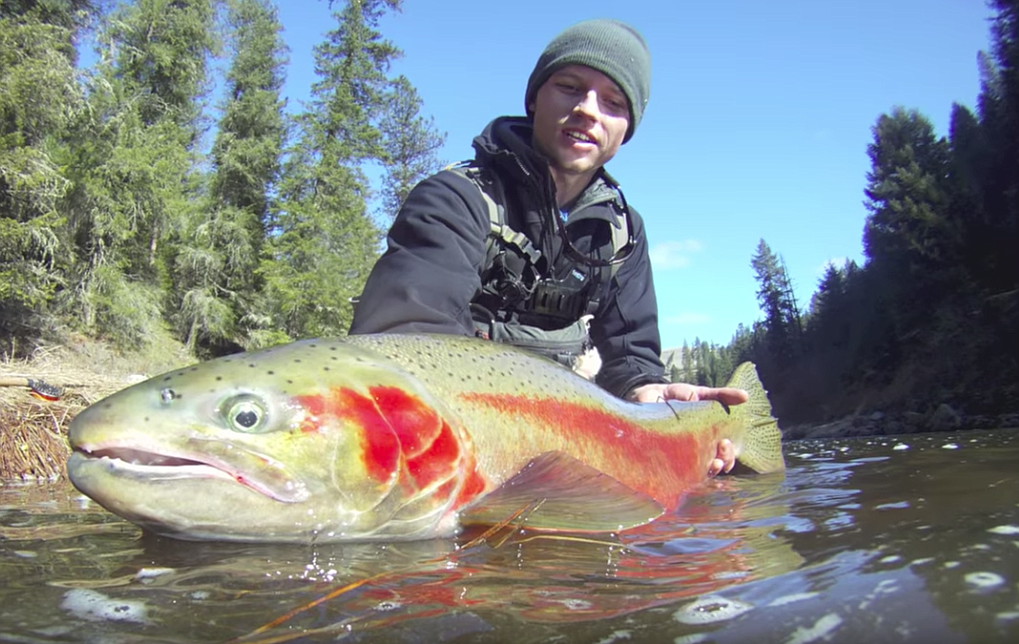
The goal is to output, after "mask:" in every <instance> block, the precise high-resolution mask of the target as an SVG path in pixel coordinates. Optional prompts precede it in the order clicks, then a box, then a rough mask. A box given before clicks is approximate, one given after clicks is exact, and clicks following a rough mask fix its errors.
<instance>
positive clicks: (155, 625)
mask: <svg viewBox="0 0 1019 644" xmlns="http://www.w3.org/2000/svg"><path fill="white" fill-rule="evenodd" d="M786 453H787V459H788V462H789V469H788V471H787V472H786V473H785V475H784V476H783V475H777V476H776V475H771V476H752V475H751V476H732V477H721V478H719V479H716V480H714V481H711V482H709V483H708V484H707V485H705V486H704V487H703V489H701V490H698V491H697V493H695V494H692V495H691V496H690V497H689V498H688V499H687V501H686V503H685V504H684V505H683V507H682V508H680V510H678V511H677V512H676V513H675V514H674V515H672V516H669V517H664V518H663V519H662V520H659V521H658V522H655V523H654V524H652V525H651V526H648V527H645V528H643V529H640V530H635V531H628V532H627V533H624V534H623V535H619V536H616V537H606V538H605V539H601V540H592V539H572V538H566V537H556V538H549V537H548V536H547V535H539V534H535V533H531V532H528V531H526V530H521V529H519V528H514V527H512V526H510V527H506V528H504V529H503V530H501V531H498V532H497V533H495V534H493V535H489V537H488V538H487V540H486V541H484V542H482V543H474V542H472V541H471V539H472V537H476V536H477V535H476V534H465V535H462V536H461V537H460V538H459V539H458V540H455V541H454V540H435V541H427V542H416V543H390V544H346V545H315V546H304V547H302V546H290V545H271V544H259V545H237V544H214V543H186V542H177V541H173V540H168V539H160V538H156V537H151V536H149V535H143V534H142V533H141V532H140V531H139V530H138V529H136V528H135V527H134V526H132V525H130V524H128V523H125V522H123V521H121V520H120V519H118V518H116V517H114V516H112V515H110V514H108V513H106V512H105V511H103V510H102V509H101V508H98V507H97V506H95V505H94V504H91V503H88V502H85V501H83V500H82V499H81V497H80V495H78V494H76V493H75V492H74V491H73V490H72V489H70V488H69V487H67V486H66V485H64V484H54V485H48V486H32V487H3V488H0V577H2V578H3V579H4V581H5V588H3V589H2V590H0V641H11V642H114V643H115V642H226V641H244V642H286V641H294V642H311V641H316V642H317V641H323V642H324V641H350V642H401V643H408V644H416V643H418V642H420V643H422V644H423V643H426V642H466V641H470V642H505V641H513V642H545V641H550V640H555V641H561V642H591V643H597V644H609V643H611V642H617V641H618V642H624V641H625V642H635V641H649V642H651V641H655V642H658V641H666V642H676V643H677V644H685V643H687V642H689V643H694V642H743V641H748V640H754V641H760V642H772V641H774V642H789V643H791V644H802V643H805V642H812V641H833V642H853V643H854V644H858V641H859V640H860V639H861V637H862V638H864V639H865V641H927V642H942V641H946V642H953V641H958V642H966V641H969V642H985V641H1000V642H1009V641H1016V640H1019V505H1017V503H1019V468H1017V467H1016V464H1017V463H1019V438H1017V434H1016V433H1014V432H988V433H980V434H977V433H970V434H960V435H956V436H946V435H938V436H910V437H903V438H901V439H900V438H896V437H882V438H881V439H853V440H847V441H838V440H828V441H824V442H808V441H801V442H796V443H791V444H789V445H788V446H787V448H786Z"/></svg>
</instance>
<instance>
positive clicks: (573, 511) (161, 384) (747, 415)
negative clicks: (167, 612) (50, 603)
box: [68, 335, 784, 542]
mask: <svg viewBox="0 0 1019 644" xmlns="http://www.w3.org/2000/svg"><path fill="white" fill-rule="evenodd" d="M734 382H735V383H736V386H741V387H743V388H745V389H747V390H748V392H749V393H750V395H751V401H750V402H749V403H747V404H746V405H739V406H734V407H732V408H731V409H726V408H725V407H723V406H722V405H721V404H719V403H716V402H694V403H678V402H674V401H670V402H669V403H668V404H665V403H661V404H637V403H629V402H625V401H622V400H619V399H618V398H615V397H613V396H611V395H609V394H607V393H606V392H605V391H603V390H602V389H601V388H599V387H598V386H596V385H594V384H593V383H591V382H589V381H587V380H584V379H583V378H581V377H579V376H576V375H575V374H573V373H571V372H570V371H569V370H567V369H565V368H563V367H561V366H560V365H558V364H555V363H553V362H551V361H548V360H545V359H543V358H539V357H536V356H534V355H532V354H530V353H527V352H524V351H522V350H518V349H515V348H512V347H508V346H505V345H500V344H496V343H492V342H487V341H482V340H477V339H473V338H458V337H453V336H425V335H421V336H404V335H371V336H352V337H348V338H344V339H335V340H328V339H323V340H307V341H301V342H296V343H292V344H288V345H282V346H279V347H273V348H270V349H266V350H262V351H256V352H252V353H248V354H239V355H236V356H229V357H225V358H220V359H216V360H212V361H209V362H206V363H202V364H199V365H195V366H193V367H189V368H186V369H181V370H175V371H173V372H170V373H168V374H165V375H163V376H157V377H156V378H153V379H151V380H149V381H146V382H144V383H140V384H138V385H134V386H132V387H129V388H127V389H125V390H124V391H121V392H118V393H116V394H114V395H112V396H110V397H109V398H107V399H105V400H103V401H100V402H98V403H96V404H95V405H93V406H92V407H90V408H89V409H87V410H85V411H84V412H82V413H81V414H80V415H79V416H78V417H77V418H76V419H75V420H74V421H73V423H72V426H71V432H70V439H71V444H72V447H73V448H74V451H73V454H72V456H71V458H70V459H69V462H68V472H69V474H70V476H71V479H72V482H74V484H75V485H76V486H78V488H79V489H81V490H82V491H83V492H84V493H86V494H88V495H89V496H91V497H93V498H94V499H96V500H97V501H98V502H99V503H100V504H102V505H103V506H104V507H107V508H108V509H110V510H111V511H113V512H115V513H118V514H120V515H122V516H124V517H126V518H128V519H129V520H132V521H135V522H136V523H138V524H139V525H141V526H143V527H144V528H146V529H149V530H152V531H155V532H158V533H160V534H165V535H169V536H174V537H179V538H184V539H223V540H241V541H296V542H307V541H313V540H323V541H340V540H365V539H415V538H428V537H434V536H441V535H447V534H451V533H452V532H454V531H455V530H456V529H457V528H458V526H459V525H460V524H461V523H462V522H464V521H479V522H490V521H496V520H499V519H500V518H505V517H507V516H509V515H510V514H512V513H513V511H514V510H519V509H520V508H521V507H529V506H533V511H531V512H529V513H528V514H527V516H526V518H525V521H527V523H528V524H529V525H531V526H532V527H535V528H539V529H552V530H569V531H590V530H613V529H625V528H626V527H630V526H635V525H641V524H643V523H646V522H648V521H650V520H653V519H654V518H655V517H656V516H658V515H659V514H661V512H663V511H666V510H669V509H672V508H675V507H676V505H677V504H678V503H679V502H680V501H681V499H682V496H683V495H684V494H685V493H686V492H688V491H689V490H690V489H691V488H692V487H693V486H695V485H698V484H700V483H702V482H703V481H704V480H705V478H706V472H707V468H708V464H709V463H710V461H711V459H712V458H713V457H714V455H715V450H716V447H717V443H718V441H719V440H721V439H723V438H728V439H730V440H731V441H732V442H733V443H734V446H735V448H736V452H737V458H738V460H740V461H741V462H744V463H745V464H746V465H748V466H749V467H751V468H753V469H756V470H758V471H763V472H767V471H775V470H780V469H782V467H784V463H783V461H782V456H781V444H780V439H781V434H780V432H779V430H778V427H777V424H776V421H775V420H774V418H772V417H771V410H770V405H769V404H768V401H767V396H766V394H765V392H764V390H763V388H762V387H761V386H760V382H759V380H758V379H757V376H756V371H755V370H754V369H753V366H752V365H743V366H741V367H740V368H738V369H737V371H736V374H735V375H734Z"/></svg>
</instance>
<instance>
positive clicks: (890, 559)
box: [878, 555, 902, 564]
mask: <svg viewBox="0 0 1019 644" xmlns="http://www.w3.org/2000/svg"><path fill="white" fill-rule="evenodd" d="M901 560H902V557H900V556H899V555H888V556H887V557H884V558H882V559H880V560H879V561H878V563H883V564H889V563H895V562H897V561H901Z"/></svg>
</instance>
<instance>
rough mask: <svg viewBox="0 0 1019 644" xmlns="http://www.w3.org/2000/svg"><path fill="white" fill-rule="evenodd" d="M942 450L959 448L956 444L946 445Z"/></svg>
mask: <svg viewBox="0 0 1019 644" xmlns="http://www.w3.org/2000/svg"><path fill="white" fill-rule="evenodd" d="M941 449H959V446H958V445H956V444H955V443H945V444H944V445H942V446H941Z"/></svg>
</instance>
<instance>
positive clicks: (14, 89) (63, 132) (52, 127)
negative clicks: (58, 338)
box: [0, 3, 84, 338]
mask: <svg viewBox="0 0 1019 644" xmlns="http://www.w3.org/2000/svg"><path fill="white" fill-rule="evenodd" d="M28 4H31V3H16V4H14V5H13V6H12V5H9V4H7V3H4V4H2V5H0V336H2V337H4V338H8V337H11V336H20V337H35V336H37V335H38V331H39V330H40V328H41V327H43V326H49V325H51V324H52V323H53V319H52V317H51V315H50V310H49V305H50V303H51V301H52V299H53V297H54V295H55V293H56V292H57V291H58V289H60V288H61V287H62V286H63V285H64V283H65V282H64V280H63V278H62V275H63V272H64V270H65V268H66V266H65V261H66V259H67V253H66V241H67V240H66V239H65V238H64V237H63V236H62V230H63V228H64V217H63V215H62V213H61V212H60V208H59V205H60V202H61V200H62V199H63V198H64V196H65V195H66V194H67V192H68V190H69V188H70V183H69V182H68V180H67V178H66V177H65V175H64V172H63V170H62V168H61V165H62V162H63V160H64V158H65V157H66V139H67V134H68V128H69V127H70V126H71V123H72V122H73V120H74V118H75V116H76V115H78V114H80V113H81V112H82V111H83V108H84V103H83V101H82V98H81V92H80V90H79V88H78V85H77V81H76V79H75V69H74V52H73V48H72V47H71V46H70V43H71V40H72V37H73V32H72V27H73V25H69V24H67V25H65V24H64V23H70V22H71V20H70V18H69V17H68V16H64V17H65V18H67V19H66V20H65V19H63V18H61V17H60V16H55V15H52V14H51V13H47V12H46V11H43V10H41V9H40V10H38V11H36V10H31V8H28V7H25V6H24V5H28Z"/></svg>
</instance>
